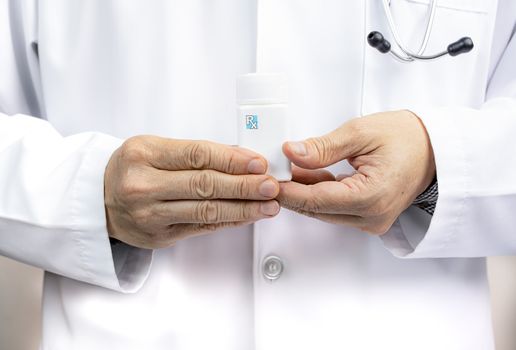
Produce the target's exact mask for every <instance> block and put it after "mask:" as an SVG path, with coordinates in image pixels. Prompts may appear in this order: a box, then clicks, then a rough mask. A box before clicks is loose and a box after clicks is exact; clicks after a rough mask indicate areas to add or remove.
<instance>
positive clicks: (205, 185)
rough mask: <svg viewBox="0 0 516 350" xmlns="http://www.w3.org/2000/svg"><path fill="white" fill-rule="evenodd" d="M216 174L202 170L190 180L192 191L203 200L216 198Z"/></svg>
mask: <svg viewBox="0 0 516 350" xmlns="http://www.w3.org/2000/svg"><path fill="white" fill-rule="evenodd" d="M215 189H216V184H215V173H214V172H213V171H209V170H202V171H200V172H199V173H197V174H195V175H194V176H192V177H191V179H190V191H191V192H192V193H195V194H197V196H199V197H200V198H202V199H212V198H214V197H215Z"/></svg>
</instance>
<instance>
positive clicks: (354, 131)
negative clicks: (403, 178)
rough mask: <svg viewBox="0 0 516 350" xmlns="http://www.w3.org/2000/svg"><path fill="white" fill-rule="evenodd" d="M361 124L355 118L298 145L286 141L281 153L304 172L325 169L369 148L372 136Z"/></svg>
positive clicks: (297, 143) (361, 122) (362, 122)
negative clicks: (303, 169)
mask: <svg viewBox="0 0 516 350" xmlns="http://www.w3.org/2000/svg"><path fill="white" fill-rule="evenodd" d="M364 123H365V122H364V121H361V120H359V119H355V120H352V121H349V122H347V123H345V124H344V125H342V126H341V127H340V128H338V129H336V130H334V131H332V132H330V133H329V134H326V135H324V136H321V137H314V138H309V139H307V140H305V141H300V142H286V143H285V144H283V153H285V155H286V156H287V157H288V158H289V159H290V160H291V161H292V163H294V164H296V165H298V166H300V167H302V168H306V169H319V168H325V167H327V166H329V165H332V164H334V163H337V162H339V161H341V160H343V159H346V158H349V157H353V156H356V155H360V154H363V153H364V152H367V150H372V149H371V146H372V145H371V137H370V136H369V133H367V132H365V131H364V129H365V125H361V124H364Z"/></svg>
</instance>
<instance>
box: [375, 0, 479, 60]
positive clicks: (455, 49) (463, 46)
mask: <svg viewBox="0 0 516 350" xmlns="http://www.w3.org/2000/svg"><path fill="white" fill-rule="evenodd" d="M382 4H383V10H384V12H385V17H386V18H387V23H388V24H389V30H390V31H391V34H392V37H393V39H394V42H395V43H396V46H398V48H399V50H400V52H396V51H394V50H392V49H391V43H390V42H389V41H388V40H387V39H385V38H384V37H383V34H382V33H380V32H377V31H374V32H371V33H369V35H368V36H367V42H368V43H369V45H371V46H372V47H374V48H376V49H378V51H380V52H381V53H387V52H388V53H390V54H391V55H392V56H393V57H394V58H396V59H398V60H400V61H402V62H414V61H416V60H434V59H436V58H439V57H442V56H445V55H450V56H457V55H460V54H462V53H466V52H469V51H471V50H472V49H473V40H471V38H470V37H464V38H461V39H459V40H457V41H455V42H453V43H451V44H450V45H448V47H447V48H446V50H444V51H442V52H438V53H436V54H433V55H425V54H424V53H425V50H426V46H427V45H428V39H429V38H430V34H431V33H432V29H433V27H434V18H435V12H436V9H437V0H431V3H430V13H429V16H428V22H427V24H426V30H425V36H424V38H423V41H422V42H421V46H420V48H419V50H418V51H417V53H414V52H412V51H410V50H409V49H407V48H406V47H405V45H403V42H402V41H401V39H400V36H399V34H398V30H397V28H396V24H395V23H394V20H393V19H392V12H391V9H390V0H382Z"/></svg>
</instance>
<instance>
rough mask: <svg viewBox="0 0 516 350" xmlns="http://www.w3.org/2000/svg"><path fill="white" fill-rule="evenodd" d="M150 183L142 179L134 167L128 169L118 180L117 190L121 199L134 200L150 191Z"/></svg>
mask: <svg viewBox="0 0 516 350" xmlns="http://www.w3.org/2000/svg"><path fill="white" fill-rule="evenodd" d="M150 186H151V185H150V184H149V183H148V182H146V181H142V178H141V176H140V175H138V174H137V171H136V170H134V169H129V170H128V171H127V173H126V175H125V176H123V178H122V179H121V180H120V183H119V186H118V191H119V195H120V197H121V198H122V199H125V200H126V201H129V202H134V201H136V200H138V199H140V198H142V197H144V196H146V195H147V194H148V193H149V192H150V191H152V189H151V187H150Z"/></svg>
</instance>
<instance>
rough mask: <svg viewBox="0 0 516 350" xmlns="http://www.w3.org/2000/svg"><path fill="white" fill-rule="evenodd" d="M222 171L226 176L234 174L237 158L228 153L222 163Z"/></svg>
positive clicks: (233, 154) (232, 153)
mask: <svg viewBox="0 0 516 350" xmlns="http://www.w3.org/2000/svg"><path fill="white" fill-rule="evenodd" d="M223 170H224V172H225V173H228V174H235V173H236V172H237V171H236V170H237V157H236V154H235V153H234V152H229V154H228V156H227V159H226V161H225V162H224V169H223Z"/></svg>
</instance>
